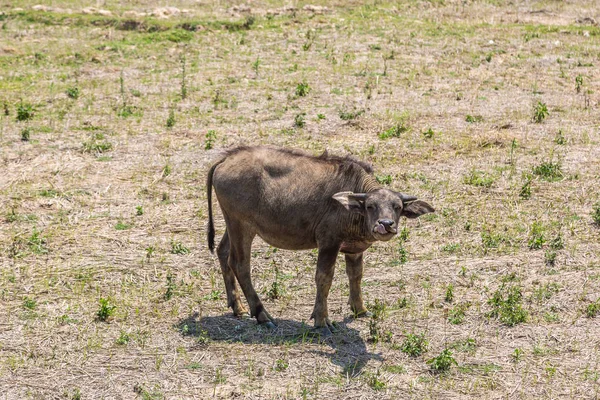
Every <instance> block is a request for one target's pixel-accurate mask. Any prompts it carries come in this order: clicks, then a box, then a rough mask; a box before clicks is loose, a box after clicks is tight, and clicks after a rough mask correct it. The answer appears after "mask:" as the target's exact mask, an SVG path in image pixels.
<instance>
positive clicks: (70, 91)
mask: <svg viewBox="0 0 600 400" xmlns="http://www.w3.org/2000/svg"><path fill="white" fill-rule="evenodd" d="M65 93H66V94H67V97H69V98H71V99H73V100H77V99H78V98H79V95H80V92H79V88H78V87H77V86H71V87H68V88H67V90H66V91H65Z"/></svg>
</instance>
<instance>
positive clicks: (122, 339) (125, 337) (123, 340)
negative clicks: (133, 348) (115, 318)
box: [115, 331, 131, 346]
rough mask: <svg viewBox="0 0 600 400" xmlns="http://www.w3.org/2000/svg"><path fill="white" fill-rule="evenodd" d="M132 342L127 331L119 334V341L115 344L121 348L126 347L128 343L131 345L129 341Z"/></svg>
mask: <svg viewBox="0 0 600 400" xmlns="http://www.w3.org/2000/svg"><path fill="white" fill-rule="evenodd" d="M130 340H131V338H130V336H129V334H128V333H127V332H125V331H121V333H120V334H119V337H118V338H117V340H115V343H116V344H118V345H119V346H124V345H126V344H127V343H129V341H130Z"/></svg>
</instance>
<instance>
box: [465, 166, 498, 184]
mask: <svg viewBox="0 0 600 400" xmlns="http://www.w3.org/2000/svg"><path fill="white" fill-rule="evenodd" d="M495 181H496V178H494V177H493V176H491V175H489V174H487V173H485V172H483V171H477V170H472V171H471V172H470V173H469V175H467V176H465V177H464V178H463V182H464V183H466V184H467V185H472V186H477V187H484V188H490V187H492V185H493V184H494V182H495Z"/></svg>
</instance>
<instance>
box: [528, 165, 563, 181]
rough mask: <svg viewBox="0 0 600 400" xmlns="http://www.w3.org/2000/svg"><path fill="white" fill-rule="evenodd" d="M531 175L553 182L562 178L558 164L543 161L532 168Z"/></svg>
mask: <svg viewBox="0 0 600 400" xmlns="http://www.w3.org/2000/svg"><path fill="white" fill-rule="evenodd" d="M533 174H534V175H536V176H539V177H540V178H542V179H544V180H546V181H549V182H554V181H558V180H561V179H562V178H563V177H564V174H563V172H562V167H561V165H560V162H558V161H557V162H552V161H544V162H542V163H541V164H540V165H537V166H535V167H533Z"/></svg>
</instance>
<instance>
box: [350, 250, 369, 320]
mask: <svg viewBox="0 0 600 400" xmlns="http://www.w3.org/2000/svg"><path fill="white" fill-rule="evenodd" d="M346 275H348V281H349V283H350V299H349V300H348V304H350V309H351V310H352V312H353V313H354V316H355V317H365V316H366V317H368V316H370V315H371V313H370V312H369V311H367V309H366V308H365V304H364V302H363V298H362V291H361V288H360V283H361V281H362V276H363V253H359V254H346Z"/></svg>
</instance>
